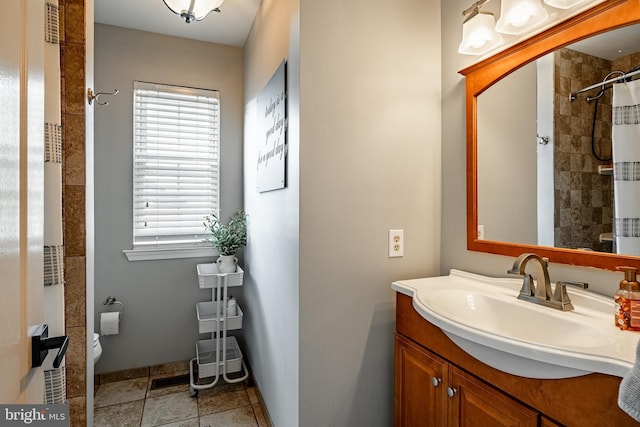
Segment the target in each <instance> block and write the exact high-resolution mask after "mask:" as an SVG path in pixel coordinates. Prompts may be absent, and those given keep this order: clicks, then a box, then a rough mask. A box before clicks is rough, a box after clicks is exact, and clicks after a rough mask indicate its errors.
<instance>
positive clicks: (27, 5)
mask: <svg viewBox="0 0 640 427" xmlns="http://www.w3.org/2000/svg"><path fill="white" fill-rule="evenodd" d="M0 40H2V42H0V402H2V403H3V404H12V403H24V404H26V403H34V404H37V403H42V401H43V383H44V378H43V373H42V368H37V369H32V368H31V343H30V335H31V331H32V329H33V328H34V327H35V326H36V325H38V324H40V323H42V321H43V293H44V290H43V261H42V252H43V215H42V209H43V200H44V199H43V165H44V160H43V156H44V135H43V134H44V101H43V100H44V94H43V89H44V79H43V59H44V2H43V0H3V1H2V13H1V14H0Z"/></svg>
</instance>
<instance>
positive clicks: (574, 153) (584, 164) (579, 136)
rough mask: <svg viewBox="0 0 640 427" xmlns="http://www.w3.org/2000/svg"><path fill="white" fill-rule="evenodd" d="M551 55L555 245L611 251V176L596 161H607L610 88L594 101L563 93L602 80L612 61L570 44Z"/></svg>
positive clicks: (609, 130)
mask: <svg viewBox="0 0 640 427" xmlns="http://www.w3.org/2000/svg"><path fill="white" fill-rule="evenodd" d="M553 55H554V74H555V75H554V83H555V84H554V87H555V94H554V97H555V102H554V110H555V111H554V117H555V122H554V140H555V141H556V144H555V146H554V156H553V157H554V173H555V176H554V199H555V203H554V207H555V213H554V240H555V242H554V243H555V244H554V246H555V247H561V248H590V249H593V250H596V251H605V252H611V250H612V247H611V246H612V243H611V241H610V240H605V239H603V238H601V236H603V237H604V236H609V235H610V233H611V227H612V219H613V212H612V211H613V195H612V193H613V179H612V176H611V175H610V174H609V175H603V174H600V173H599V172H598V171H599V168H598V166H599V165H609V166H610V163H611V90H607V91H605V92H604V95H603V96H602V97H601V98H599V99H598V100H597V105H596V101H592V102H587V101H586V100H585V97H581V98H579V99H577V100H575V101H573V102H571V101H569V97H568V96H567V94H568V93H570V92H571V91H575V90H578V89H580V88H583V87H586V86H590V85H591V84H593V83H594V82H597V81H600V80H602V79H603V78H604V76H606V75H607V74H608V73H609V72H611V70H612V63H611V61H609V60H607V59H603V58H597V57H595V56H592V55H587V54H584V53H581V52H578V51H575V50H571V49H560V50H558V51H556V52H554V54H553ZM596 108H597V111H596V121H595V129H592V126H593V123H594V122H593V118H594V117H593V116H594V110H595V109H596ZM592 130H593V131H594V140H593V143H594V147H593V150H592V145H591V144H592V137H591V133H592ZM592 151H595V153H596V154H597V155H598V157H600V158H601V159H604V161H599V160H598V159H597V158H596V157H595V156H594V154H593V152H592ZM606 170H609V169H606Z"/></svg>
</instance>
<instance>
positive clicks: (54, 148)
mask: <svg viewBox="0 0 640 427" xmlns="http://www.w3.org/2000/svg"><path fill="white" fill-rule="evenodd" d="M43 7H44V8H45V10H44V19H45V22H44V40H45V44H44V45H45V46H44V122H45V123H44V224H43V226H44V277H43V279H44V286H45V288H44V322H45V323H46V324H47V325H49V336H50V337H55V336H61V335H65V327H64V326H65V325H64V277H63V275H64V268H63V264H62V261H63V255H64V251H63V246H62V125H61V122H62V119H61V107H60V37H59V34H60V29H59V25H58V23H59V18H58V16H59V13H58V12H59V9H58V2H57V0H48V1H47V2H44V3H43ZM52 354H55V353H54V352H52V351H50V352H49V357H47V358H46V359H45V362H44V363H43V367H44V376H45V390H44V391H45V396H44V403H47V404H51V403H64V402H65V401H66V375H65V366H64V362H63V364H62V365H61V366H60V367H59V368H54V367H53V359H54V358H53V355H52Z"/></svg>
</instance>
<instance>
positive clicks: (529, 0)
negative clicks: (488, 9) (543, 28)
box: [496, 0, 549, 35]
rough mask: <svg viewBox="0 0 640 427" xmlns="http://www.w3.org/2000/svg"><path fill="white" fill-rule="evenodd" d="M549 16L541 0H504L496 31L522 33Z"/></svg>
mask: <svg viewBox="0 0 640 427" xmlns="http://www.w3.org/2000/svg"><path fill="white" fill-rule="evenodd" d="M548 17H549V14H548V13H547V11H546V10H545V9H544V8H543V7H542V5H541V4H540V0H502V2H501V4H500V19H498V23H497V24H496V31H498V32H499V33H502V34H514V35H517V34H522V33H524V32H526V31H528V30H529V29H531V28H533V27H535V26H537V25H538V24H540V23H542V22H544V21H546V20H547V18H548Z"/></svg>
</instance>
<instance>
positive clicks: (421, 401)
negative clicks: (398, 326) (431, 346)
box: [395, 335, 447, 427]
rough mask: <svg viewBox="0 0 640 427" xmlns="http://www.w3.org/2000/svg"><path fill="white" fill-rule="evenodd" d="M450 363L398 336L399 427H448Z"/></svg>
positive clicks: (397, 420)
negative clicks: (447, 384)
mask: <svg viewBox="0 0 640 427" xmlns="http://www.w3.org/2000/svg"><path fill="white" fill-rule="evenodd" d="M446 374H447V363H446V362H445V361H444V360H442V359H440V358H439V357H438V356H436V355H434V354H432V353H430V352H428V351H427V350H425V349H422V348H419V347H417V346H415V345H414V344H412V343H411V342H409V341H407V340H406V339H404V338H402V337H401V336H399V335H396V349H395V426H396V427H442V426H444V425H445V416H446V409H445V405H446V403H447V402H446V395H445V390H444V389H445V384H444V380H445V378H446Z"/></svg>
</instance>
